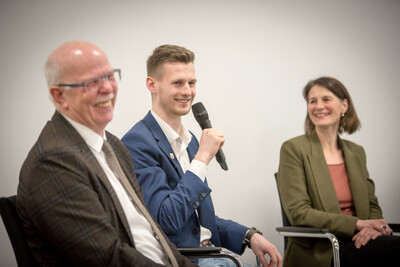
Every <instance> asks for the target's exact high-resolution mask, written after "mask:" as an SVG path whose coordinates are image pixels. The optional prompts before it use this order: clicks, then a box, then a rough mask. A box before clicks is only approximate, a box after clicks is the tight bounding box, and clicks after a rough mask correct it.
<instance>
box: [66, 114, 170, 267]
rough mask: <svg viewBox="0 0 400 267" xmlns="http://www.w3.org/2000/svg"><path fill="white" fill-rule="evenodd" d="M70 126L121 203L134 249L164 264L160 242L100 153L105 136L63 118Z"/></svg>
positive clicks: (164, 257) (165, 259)
mask: <svg viewBox="0 0 400 267" xmlns="http://www.w3.org/2000/svg"><path fill="white" fill-rule="evenodd" d="M64 117H65V118H66V119H67V120H68V121H69V122H70V123H71V124H72V126H73V127H74V128H75V129H76V130H77V131H78V133H79V134H80V135H81V136H82V138H83V139H84V140H85V142H86V144H87V145H88V146H89V148H90V150H91V151H92V153H93V154H94V156H95V157H96V159H97V161H98V162H99V164H100V166H101V167H102V169H103V171H104V173H105V174H106V175H107V178H108V180H109V181H110V183H111V185H112V187H113V189H114V191H115V193H116V195H117V197H118V200H119V202H120V203H121V206H122V209H123V210H124V213H125V216H126V219H127V221H128V224H129V228H130V230H131V233H132V236H133V240H134V243H135V247H136V249H137V251H138V252H140V253H141V254H142V255H144V256H145V257H147V258H149V259H151V260H152V261H154V262H156V263H159V264H164V265H165V264H166V263H167V262H168V259H167V258H166V256H165V255H164V253H163V250H162V248H161V245H160V242H159V241H157V239H156V238H155V236H154V235H153V229H152V228H151V225H150V223H149V222H148V221H147V219H146V218H145V217H144V216H143V215H142V213H140V212H139V211H138V209H137V208H136V207H135V205H133V203H132V201H131V200H130V199H129V196H128V194H127V193H126V191H125V189H124V188H123V186H122V184H121V183H120V182H119V180H118V178H117V177H115V175H114V172H113V171H112V170H111V169H110V168H109V167H108V164H107V161H106V158H105V156H104V153H103V151H102V147H103V142H104V139H106V135H105V133H104V139H103V137H101V136H100V135H98V134H97V133H95V132H94V131H93V130H91V129H90V128H88V127H86V126H84V125H82V124H80V123H78V122H76V121H73V120H72V119H70V118H68V117H66V116H64Z"/></svg>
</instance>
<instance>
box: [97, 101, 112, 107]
mask: <svg viewBox="0 0 400 267" xmlns="http://www.w3.org/2000/svg"><path fill="white" fill-rule="evenodd" d="M96 106H97V107H100V108H106V107H110V106H111V101H107V102H101V103H97V104H96Z"/></svg>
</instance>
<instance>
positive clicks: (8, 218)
mask: <svg viewBox="0 0 400 267" xmlns="http://www.w3.org/2000/svg"><path fill="white" fill-rule="evenodd" d="M15 201H16V196H15V195H14V196H11V197H2V198H0V213H1V218H2V219H3V222H4V226H5V228H6V230H7V233H8V237H9V238H10V241H11V245H12V247H13V250H14V254H15V258H16V260H17V264H18V266H27V267H33V266H38V264H37V262H36V261H35V259H34V258H33V256H32V253H31V251H30V249H29V247H28V243H27V242H26V238H25V232H24V230H23V228H22V224H21V221H20V218H19V216H18V214H17V210H16V208H15Z"/></svg>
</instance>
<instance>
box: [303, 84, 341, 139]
mask: <svg viewBox="0 0 400 267" xmlns="http://www.w3.org/2000/svg"><path fill="white" fill-rule="evenodd" d="M347 107H348V103H347V99H345V100H341V99H339V98H338V97H337V96H336V95H335V94H334V93H332V92H331V91H329V90H328V89H326V88H325V87H323V86H320V85H314V86H313V87H312V88H311V90H310V92H309V93H308V103H307V109H308V115H309V116H310V119H311V121H312V122H313V123H314V125H315V128H316V129H317V130H326V129H332V131H335V132H337V131H338V129H339V124H340V119H341V116H342V114H343V113H346V111H347Z"/></svg>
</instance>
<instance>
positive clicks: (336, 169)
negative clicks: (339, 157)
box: [328, 163, 356, 216]
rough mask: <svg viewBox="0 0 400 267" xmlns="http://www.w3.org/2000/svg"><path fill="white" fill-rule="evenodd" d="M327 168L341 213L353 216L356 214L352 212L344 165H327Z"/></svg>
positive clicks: (352, 207) (352, 206)
mask: <svg viewBox="0 0 400 267" xmlns="http://www.w3.org/2000/svg"><path fill="white" fill-rule="evenodd" d="M328 168H329V172H330V173H331V177H332V182H333V186H334V187H335V191H336V195H337V198H338V200H339V206H340V209H341V211H342V213H344V214H347V215H351V216H355V213H356V212H355V210H354V203H353V198H352V197H351V191H350V185H349V177H348V175H347V170H346V165H345V164H344V163H340V164H329V165H328Z"/></svg>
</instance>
